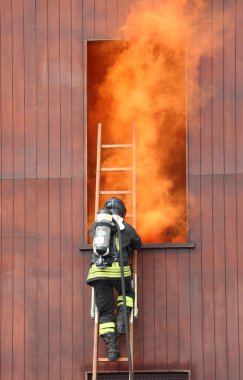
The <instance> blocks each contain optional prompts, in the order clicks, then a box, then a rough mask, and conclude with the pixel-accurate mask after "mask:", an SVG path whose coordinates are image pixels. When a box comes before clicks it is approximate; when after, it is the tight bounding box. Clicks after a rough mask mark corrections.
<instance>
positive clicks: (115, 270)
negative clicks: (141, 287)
mask: <svg viewBox="0 0 243 380" xmlns="http://www.w3.org/2000/svg"><path fill="white" fill-rule="evenodd" d="M131 275H132V272H131V268H130V266H129V265H126V266H124V277H130V276H131ZM102 278H107V279H109V278H121V268H120V265H119V263H117V262H115V263H112V265H111V266H109V267H106V268H103V269H100V268H98V267H97V266H96V265H95V264H93V265H92V266H91V268H90V270H89V274H88V278H87V281H89V280H95V279H102Z"/></svg>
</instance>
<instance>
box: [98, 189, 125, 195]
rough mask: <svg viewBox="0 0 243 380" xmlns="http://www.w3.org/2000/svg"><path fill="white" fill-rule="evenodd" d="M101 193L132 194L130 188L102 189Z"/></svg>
mask: <svg viewBox="0 0 243 380" xmlns="http://www.w3.org/2000/svg"><path fill="white" fill-rule="evenodd" d="M100 194H132V191H129V190H116V191H115V190H113V191H100Z"/></svg>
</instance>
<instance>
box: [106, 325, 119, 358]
mask: <svg viewBox="0 0 243 380" xmlns="http://www.w3.org/2000/svg"><path fill="white" fill-rule="evenodd" d="M103 339H104V341H105V343H106V345H107V356H108V359H109V361H110V362H114V361H116V360H117V359H118V358H119V357H120V352H119V346H118V340H117V335H116V333H114V332H108V333H106V334H104V335H103Z"/></svg>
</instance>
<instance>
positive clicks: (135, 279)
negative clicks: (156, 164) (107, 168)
mask: <svg viewBox="0 0 243 380" xmlns="http://www.w3.org/2000/svg"><path fill="white" fill-rule="evenodd" d="M132 165H133V172H132V177H133V210H132V211H133V226H134V228H136V224H137V223H136V222H137V219H136V127H135V125H133V157H132ZM133 287H134V294H135V296H134V307H133V315H134V318H137V317H138V297H137V288H138V287H137V251H134V254H133Z"/></svg>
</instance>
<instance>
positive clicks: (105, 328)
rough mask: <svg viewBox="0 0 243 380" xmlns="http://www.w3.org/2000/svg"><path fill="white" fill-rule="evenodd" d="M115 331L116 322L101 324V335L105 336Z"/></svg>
mask: <svg viewBox="0 0 243 380" xmlns="http://www.w3.org/2000/svg"><path fill="white" fill-rule="evenodd" d="M114 331H115V322H105V323H100V328H99V333H100V335H104V334H106V333H108V332H114Z"/></svg>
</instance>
